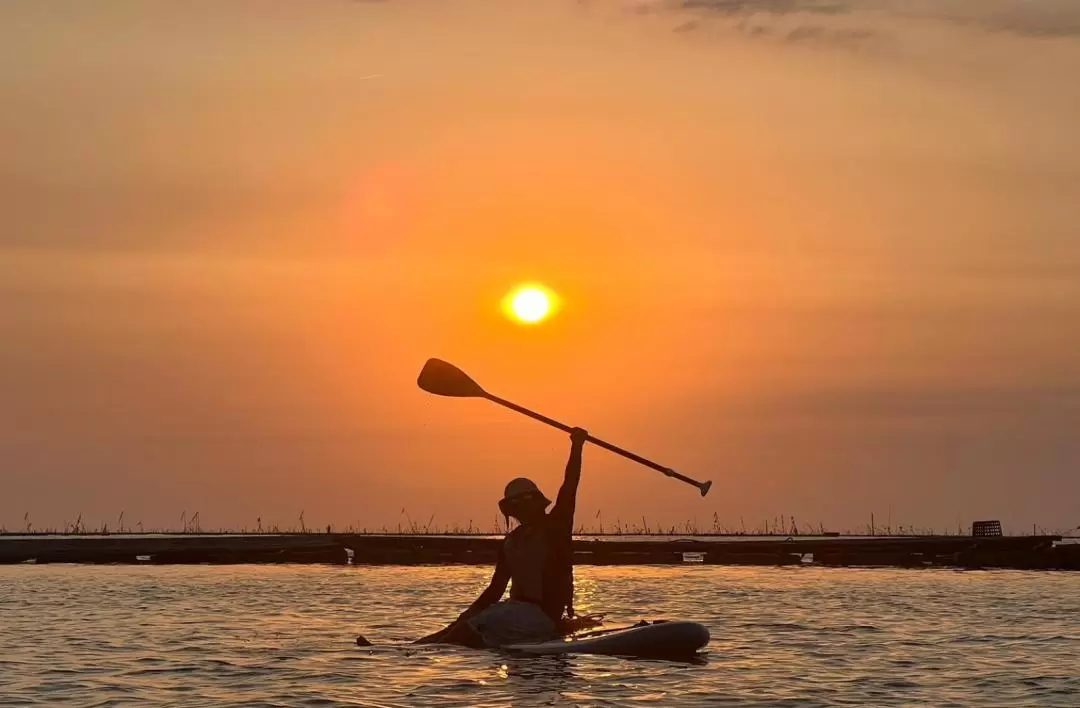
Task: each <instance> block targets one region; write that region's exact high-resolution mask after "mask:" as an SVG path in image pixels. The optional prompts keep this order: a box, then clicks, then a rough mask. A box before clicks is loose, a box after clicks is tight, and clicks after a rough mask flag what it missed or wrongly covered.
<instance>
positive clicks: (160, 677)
mask: <svg viewBox="0 0 1080 708" xmlns="http://www.w3.org/2000/svg"><path fill="white" fill-rule="evenodd" d="M577 574H578V578H579V580H578V586H579V597H580V601H579V609H580V610H581V611H583V612H585V611H593V612H599V611H604V612H606V613H607V615H608V623H609V624H622V623H630V622H633V621H636V620H638V619H640V618H649V619H657V618H669V619H672V618H682V619H694V620H698V621H701V622H703V623H705V624H707V625H708V626H709V628H710V629H711V631H712V634H713V641H712V643H711V644H710V646H709V647H708V653H707V654H706V655H705V657H704V658H705V662H704V663H702V664H699V665H694V664H685V663H673V662H661V661H641V660H624V659H616V658H609V657H564V658H557V657H543V658H533V659H523V658H513V657H508V656H502V655H499V654H498V653H495V652H483V651H470V650H459V649H453V648H427V647H425V648H421V649H415V648H411V647H406V646H401V645H397V646H395V645H394V643H395V642H403V641H406V640H408V639H411V638H412V637H415V636H417V635H419V634H421V633H424V632H427V631H430V630H432V629H434V628H436V626H437V625H439V624H440V623H441V622H442V621H443V620H446V619H448V618H451V617H452V616H454V615H455V614H456V613H457V612H459V611H460V610H461V609H463V607H464V606H465V605H466V604H467V603H468V602H469V601H470V600H471V599H472V598H473V597H474V596H475V594H476V593H477V592H479V590H480V589H481V588H482V586H483V585H484V584H485V582H486V579H487V571H486V570H484V569H482V568H470V567H453V568H391V567H379V568H362V567H357V568H352V567H321V566H279V567H273V566H224V567H211V566H171V567H169V566H158V567H131V566H111V567H110V566H60V565H56V566H51V565H50V566H8V567H0V704H5V705H43V706H45V705H48V706H52V705H84V706H92V705H95V706H96V705H100V706H104V705H160V706H166V705H167V706H214V705H245V706H254V705H265V706H270V705H275V706H277V705H281V706H324V705H325V706H332V705H365V706H412V705H417V706H438V705H447V706H547V705H567V706H570V705H580V706H641V705H657V706H696V705H709V706H725V705H727V706H832V705H856V706H894V705H911V706H914V705H920V706H1069V707H1070V708H1074V707H1075V706H1080V670H1078V668H1077V657H1078V656H1080V574H1068V573H1030V572H1021V571H967V572H960V571H948V570H877V569H873V570H859V569H821V568H724V567H702V566H684V567H662V568H651V567H650V568H645V567H619V568H595V567H585V568H579V569H578V573H577ZM357 632H363V633H364V634H366V635H367V636H368V638H369V639H372V640H373V641H376V642H380V641H381V642H385V644H383V645H381V646H377V647H374V648H366V649H360V648H357V647H355V646H353V645H352V641H353V639H354V637H355V634H356V633H357Z"/></svg>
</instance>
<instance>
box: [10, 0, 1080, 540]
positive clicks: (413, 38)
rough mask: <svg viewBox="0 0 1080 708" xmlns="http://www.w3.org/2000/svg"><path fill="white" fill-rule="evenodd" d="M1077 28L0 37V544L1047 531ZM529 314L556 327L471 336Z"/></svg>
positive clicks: (781, 16)
mask: <svg viewBox="0 0 1080 708" xmlns="http://www.w3.org/2000/svg"><path fill="white" fill-rule="evenodd" d="M1077 77H1080V5H1078V4H1077V3H1075V2H1072V1H1071V0H1059V1H1058V0H1033V1H1032V2H1024V1H1022V0H983V1H982V2H970V1H962V0H941V1H938V2H931V1H930V0H924V1H920V0H911V1H908V2H902V1H901V0H895V1H890V0H851V1H845V0H836V1H835V2H826V1H825V0H820V1H814V0H805V1H800V0H745V1H740V2H731V1H730V0H711V1H710V0H700V1H698V2H694V3H681V2H668V1H665V0H657V1H653V2H649V1H646V0H642V1H640V2H617V1H616V0H592V1H585V0H577V1H572V0H545V1H544V2H535V1H529V2H526V1H524V0H439V1H436V0H426V1H425V0H387V1H381V2H380V1H355V0H354V1H348V0H304V1H287V0H260V1H255V0H237V1H235V2H220V1H219V0H196V1H193V2H182V3H181V2H155V1H153V0H131V1H119V0H117V1H105V0H87V1H85V2H77V3H74V2H73V3H55V2H52V3H50V2H42V1H41V0H5V1H4V2H3V3H2V4H0V96H2V98H0V108H2V109H0V135H2V136H3V138H2V139H3V148H2V150H0V215H2V221H0V336H2V340H0V482H2V484H0V525H3V526H4V527H6V528H7V529H8V530H17V529H21V528H23V526H24V521H23V517H24V514H25V513H27V512H29V514H30V517H31V518H32V521H33V524H34V526H35V527H38V528H42V527H48V526H56V527H60V526H63V525H64V524H65V523H66V522H67V523H69V522H71V521H74V519H75V518H76V517H78V516H79V515H80V514H81V515H82V517H83V520H84V523H86V524H87V525H94V526H97V525H100V524H101V523H102V522H108V523H109V524H110V526H112V527H115V524H116V519H117V517H118V516H119V514H120V512H121V511H123V512H124V513H125V519H126V523H127V524H129V525H130V524H133V523H134V522H135V521H138V520H141V521H143V523H144V524H145V525H146V527H152V526H153V527H164V526H172V527H176V526H178V525H179V518H180V515H181V513H182V512H185V511H186V512H187V514H188V516H190V515H191V514H193V513H194V512H195V511H198V512H200V517H201V519H202V520H203V526H204V528H206V527H212V528H217V527H232V528H241V527H244V526H247V527H249V528H253V527H254V526H255V524H256V518H257V517H261V519H262V523H263V524H264V526H268V525H272V524H280V525H282V526H291V525H295V524H296V523H297V517H298V516H299V514H300V512H301V511H303V512H304V514H305V519H306V522H307V523H308V524H309V525H322V526H325V525H326V524H333V525H334V526H335V527H339V528H340V527H344V526H346V525H350V524H351V525H354V526H357V527H368V528H377V527H380V526H383V525H386V526H388V527H394V526H396V524H397V523H398V522H399V521H402V520H403V515H402V509H403V508H404V509H407V513H408V516H409V517H411V518H413V519H418V520H423V521H424V522H426V521H427V520H428V519H429V518H430V517H431V516H432V515H434V519H435V524H436V525H453V524H462V525H465V524H467V523H468V522H469V521H470V520H471V521H472V522H473V524H474V525H481V526H485V527H489V526H491V524H492V523H493V522H494V519H495V517H496V514H497V508H496V502H497V500H498V498H499V496H500V495H501V492H502V487H503V485H504V484H505V482H506V481H508V480H509V479H510V478H511V477H515V476H519V475H526V476H530V477H532V478H534V479H535V480H536V481H537V482H538V483H539V484H540V485H541V487H543V488H544V489H545V490H546V491H548V492H549V496H551V495H552V494H554V491H555V488H556V487H557V484H558V482H559V480H560V478H561V474H562V466H563V463H564V461H565V456H566V452H567V449H568V442H569V441H568V440H567V438H566V436H565V435H564V434H562V433H560V432H558V431H555V430H552V429H550V428H547V427H545V426H542V425H540V424H539V423H536V422H533V421H530V420H528V419H526V418H524V417H522V416H518V415H514V414H512V413H510V412H508V411H506V410H503V409H500V408H498V407H496V406H494V405H491V404H488V403H484V402H481V401H470V400H454V399H447V398H438V397H433V396H430V395H428V394H425V393H423V392H422V391H420V390H419V389H418V388H417V387H416V383H415V382H416V376H417V374H418V373H419V371H420V368H421V366H422V365H423V363H424V361H425V360H426V359H427V358H428V357H439V358H442V359H446V360H449V361H451V362H454V363H455V364H457V365H459V366H461V367H462V368H464V369H465V370H466V371H468V372H469V373H470V374H472V375H473V376H474V377H475V378H476V379H477V380H478V381H480V383H481V384H483V385H484V386H485V387H486V388H487V389H488V390H490V391H491V392H492V393H495V394H497V395H500V396H503V397H505V398H508V399H510V400H513V401H515V402H518V403H520V404H522V405H526V406H528V407H531V408H535V409H537V410H539V411H541V412H543V413H545V414H547V415H550V416H552V417H555V418H558V419H560V420H565V421H566V422H568V423H570V424H573V425H580V426H583V427H586V428H588V429H589V430H590V431H591V432H592V433H593V434H595V435H597V436H599V437H602V438H605V439H608V440H610V441H611V442H613V443H615V444H617V445H621V446H623V447H626V448H628V449H631V450H633V451H635V452H638V453H640V454H642V455H645V456H646V457H650V458H652V459H655V460H657V461H660V462H662V463H663V464H667V465H670V466H672V467H674V468H675V469H677V470H679V471H681V472H683V473H684V474H687V475H690V476H693V477H696V478H699V479H712V480H713V481H714V487H713V491H712V492H711V493H710V495H709V496H708V497H707V498H705V499H702V498H700V497H699V496H698V495H697V493H696V492H695V491H694V490H693V489H692V488H690V487H687V486H684V485H682V484H679V483H677V482H674V481H671V480H668V479H665V478H664V477H663V476H661V475H660V474H657V473H656V472H654V471H651V470H648V469H645V468H643V467H639V466H636V465H634V464H633V463H630V462H628V461H626V460H623V459H621V458H618V457H616V456H614V455H612V454H610V453H608V452H605V451H602V450H599V449H595V448H589V449H587V450H586V458H585V472H584V477H583V481H582V486H581V493H580V500H579V505H578V509H579V512H578V513H579V520H580V521H582V522H584V523H588V524H593V523H595V521H596V519H595V515H596V512H597V510H598V509H599V510H602V512H603V514H602V517H603V521H604V523H605V525H608V526H610V525H612V524H613V523H614V521H615V519H617V518H619V519H621V520H622V521H623V523H624V524H625V523H626V522H628V521H629V522H634V521H635V520H636V521H638V522H640V518H641V517H642V516H645V517H646V518H647V519H648V520H649V523H650V524H654V525H655V524H660V523H662V524H666V525H670V524H672V523H679V524H682V523H684V522H686V521H693V520H695V519H696V520H697V523H698V525H699V526H700V527H702V528H709V527H711V525H712V523H713V514H714V513H715V514H717V516H718V518H719V520H720V523H721V524H722V525H724V526H727V527H729V528H739V527H740V525H742V524H745V526H746V527H747V528H748V529H749V528H756V527H759V526H761V525H762V523H763V522H764V521H765V520H766V519H768V520H769V523H770V524H771V523H772V520H773V519H774V518H775V517H776V516H779V515H781V514H783V515H784V516H794V517H795V519H796V522H797V523H798V524H799V525H800V526H803V527H805V526H813V527H815V528H817V527H818V526H819V524H821V525H824V526H825V527H826V528H831V529H837V530H842V529H849V530H858V529H860V528H863V527H865V525H866V524H868V523H869V518H870V514H871V513H874V514H875V517H876V520H877V523H878V524H879V525H881V524H883V523H885V520H886V519H888V518H891V520H892V523H893V525H894V526H896V525H898V524H904V525H905V526H910V525H914V526H918V527H922V528H930V527H933V528H935V529H937V530H938V531H941V530H943V529H945V528H949V529H951V530H952V531H953V532H955V530H956V528H957V526H958V524H962V525H964V526H965V528H966V526H967V525H968V524H970V522H971V521H972V520H974V519H1001V520H1002V521H1003V522H1004V523H1005V524H1006V527H1007V528H1008V529H1009V530H1012V531H1014V532H1018V533H1019V532H1030V530H1031V529H1032V526H1033V524H1038V526H1039V527H1043V528H1046V529H1047V530H1065V529H1069V528H1074V527H1076V526H1078V525H1080V505H1078V503H1077V500H1078V499H1080V129H1078V126H1080V80H1078V78H1077ZM534 281H535V282H540V283H543V284H544V285H546V286H547V287H549V288H551V289H552V290H553V291H554V292H555V293H558V295H559V298H560V304H561V306H560V308H559V311H558V312H557V313H555V315H554V316H553V317H551V318H550V319H548V320H546V321H545V322H544V323H542V324H538V325H533V326H522V325H521V324H520V323H515V322H513V321H511V320H509V319H508V318H507V317H506V316H505V315H504V313H503V311H502V300H503V298H504V296H505V295H506V294H507V293H508V292H510V291H511V290H512V289H513V288H514V287H515V286H516V285H518V284H520V283H524V282H534Z"/></svg>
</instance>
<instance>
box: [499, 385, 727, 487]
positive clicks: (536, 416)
mask: <svg viewBox="0 0 1080 708" xmlns="http://www.w3.org/2000/svg"><path fill="white" fill-rule="evenodd" d="M484 397H485V398H487V399H488V400H489V401H491V402H492V403H498V404H499V405H500V406H505V407H506V408H509V409H510V410H512V411H517V412H518V413H521V414H522V415H527V416H529V417H530V418H533V419H534V420H538V421H540V422H541V423H547V424H548V425H550V426H551V427H553V428H558V429H559V430H562V431H563V432H566V433H569V432H570V431H571V430H573V428H571V427H570V426H569V425H567V424H565V423H560V422H559V421H557V420H554V419H553V418H548V417H547V416H546V415H540V414H539V413H537V412H536V411H531V410H529V409H528V408H523V407H522V406H519V405H518V404H516V403H511V402H510V401H507V400H506V399H504V398H499V397H498V396H493V395H491V394H490V393H487V392H485V393H484ZM587 440H588V441H589V442H591V443H592V444H593V445H596V446H598V447H602V448H604V449H605V450H609V451H611V452H614V453H615V454H616V455H622V456H623V457H625V458H627V459H629V460H633V461H634V462H636V463H638V464H639V465H645V466H646V467H651V468H652V469H654V470H656V471H657V472H660V473H662V474H664V475H667V476H668V477H672V478H674V479H677V480H679V481H680V482H685V483H686V484H689V485H691V486H693V487H697V488H698V489H699V490H700V491H701V496H705V495H706V494H707V493H708V491H709V487H711V486H712V482H699V481H697V480H696V479H691V478H689V477H686V476H684V475H681V474H679V473H678V472H676V471H675V470H673V469H671V468H670V467H664V466H663V465H660V464H657V463H655V462H653V461H652V460H646V459H645V458H644V457H641V456H640V455H635V454H634V453H632V452H630V451H629V450H623V449H622V448H621V447H618V446H616V445H612V444H611V443H609V442H606V441H604V440H601V439H600V438H594V437H593V436H592V435H590V436H589V437H588V438H587Z"/></svg>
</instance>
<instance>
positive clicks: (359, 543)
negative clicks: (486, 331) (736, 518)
mask: <svg viewBox="0 0 1080 708" xmlns="http://www.w3.org/2000/svg"><path fill="white" fill-rule="evenodd" d="M1060 540H1061V537H1059V536H1004V537H991V538H976V537H965V536H921V537H873V538H835V537H833V538H817V537H793V538H786V539H780V538H776V539H765V540H740V539H731V538H720V539H710V538H701V537H698V538H695V539H679V540H652V539H649V538H648V537H634V538H627V537H616V538H604V539H594V538H588V537H581V538H578V539H577V540H575V542H574V562H575V564H578V565H677V564H682V563H705V564H711V565H804V564H807V563H813V564H815V565H821V566H892V567H906V568H921V567H960V568H1017V569H1042V570H1080V544H1073V545H1059V544H1057V543H1056V542H1057V541H1060ZM499 543H500V540H499V539H498V538H492V537H470V536H436V535H430V536H407V535H363V534H314V533H310V534H286V535H239V534H236V535H200V534H178V535H173V536H153V535H148V536H108V535H99V536H90V535H87V536H36V537H19V538H11V537H8V538H3V537H0V564H14V563H94V564H102V563H113V564H143V565H160V564H200V563H202V564H240V563H323V564H335V565H346V564H350V563H351V564H354V565H432V564H435V565H446V564H469V565H491V564H494V562H495V559H496V555H497V552H498V547H499Z"/></svg>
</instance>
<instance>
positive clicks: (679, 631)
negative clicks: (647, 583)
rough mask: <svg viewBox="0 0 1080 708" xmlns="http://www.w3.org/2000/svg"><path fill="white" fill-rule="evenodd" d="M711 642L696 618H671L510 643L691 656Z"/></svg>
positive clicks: (523, 649) (549, 649)
mask: <svg viewBox="0 0 1080 708" xmlns="http://www.w3.org/2000/svg"><path fill="white" fill-rule="evenodd" d="M708 643H709V630H708V628H706V627H705V625H702V624H698V623H697V622H685V621H671V622H653V623H649V624H642V625H635V626H633V627H626V628H624V629H615V630H600V631H596V632H588V633H585V634H583V635H581V636H577V637H566V638H563V639H556V640H553V641H550V642H529V643H522V644H509V645H506V646H504V647H502V649H504V650H506V651H512V652H520V653H524V654H607V655H616V656H639V657H650V658H668V657H686V656H691V655H693V654H694V653H696V652H697V651H698V650H700V649H701V648H702V647H704V646H705V645H706V644H708Z"/></svg>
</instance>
